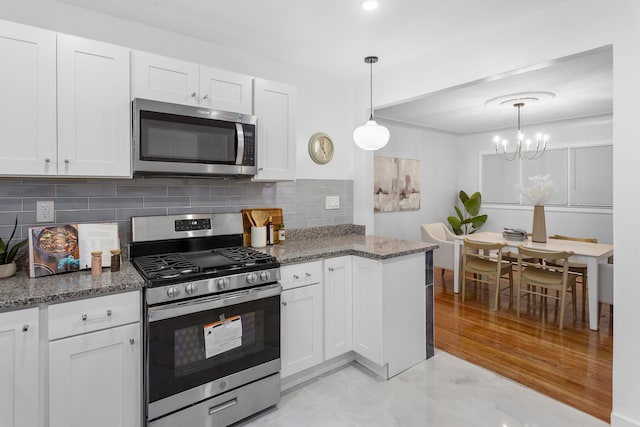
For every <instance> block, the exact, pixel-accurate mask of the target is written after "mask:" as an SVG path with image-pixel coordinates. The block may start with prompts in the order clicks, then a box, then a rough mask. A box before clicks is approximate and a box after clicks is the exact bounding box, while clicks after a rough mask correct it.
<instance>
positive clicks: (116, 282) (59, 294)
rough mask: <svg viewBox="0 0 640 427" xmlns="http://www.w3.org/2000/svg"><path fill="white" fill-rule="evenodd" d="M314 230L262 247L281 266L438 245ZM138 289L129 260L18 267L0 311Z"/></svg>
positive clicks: (1, 287) (1, 295)
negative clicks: (95, 271) (100, 266)
mask: <svg viewBox="0 0 640 427" xmlns="http://www.w3.org/2000/svg"><path fill="white" fill-rule="evenodd" d="M334 231H335V230H334ZM362 231H364V229H362ZM313 232H314V230H312V231H311V233H312V234H309V235H308V238H301V239H297V240H287V241H286V242H285V243H284V244H282V245H275V246H269V247H267V248H265V249H262V251H263V252H266V253H268V254H270V255H274V256H275V257H276V258H277V259H278V261H280V263H281V265H287V264H293V263H298V262H305V261H313V260H317V259H322V258H328V257H336V256H342V255H357V256H361V257H365V258H371V259H388V258H394V257H399V256H403V255H409V254H413V253H419V252H426V251H430V250H433V249H436V248H437V247H438V246H437V245H433V244H430V243H423V242H413V241H407V240H398V239H390V238H386V237H377V236H365V235H364V234H357V233H356V234H345V235H341V236H335V235H334V236H325V235H319V234H318V235H315V234H313ZM307 233H309V232H307ZM143 287H144V280H143V279H142V277H140V275H139V274H138V272H137V271H136V269H135V268H134V267H133V266H132V265H131V263H129V262H128V261H126V260H124V259H123V261H122V267H121V270H120V271H119V272H117V273H111V272H110V271H109V269H104V270H103V273H102V274H101V275H99V276H96V277H94V276H92V275H91V271H90V270H85V271H79V272H75V273H68V274H57V275H52V276H44V277H37V278H30V277H28V276H27V274H26V272H25V271H19V272H18V273H17V274H16V275H15V276H14V277H10V278H7V279H2V280H0V312H1V311H8V310H14V309H20V308H26V307H30V306H37V305H38V304H44V303H55V302H61V301H67V300H73V299H78V298H85V297H91V296H100V295H105V294H111V293H117V292H124V291H135V290H140V289H142V288H143Z"/></svg>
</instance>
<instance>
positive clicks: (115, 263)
mask: <svg viewBox="0 0 640 427" xmlns="http://www.w3.org/2000/svg"><path fill="white" fill-rule="evenodd" d="M111 271H112V272H116V271H120V249H111Z"/></svg>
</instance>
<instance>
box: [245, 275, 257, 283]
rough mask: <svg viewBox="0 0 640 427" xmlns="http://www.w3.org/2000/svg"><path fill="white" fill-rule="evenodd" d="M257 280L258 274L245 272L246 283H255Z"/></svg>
mask: <svg viewBox="0 0 640 427" xmlns="http://www.w3.org/2000/svg"><path fill="white" fill-rule="evenodd" d="M256 280H258V275H257V274H256V273H249V274H247V283H256Z"/></svg>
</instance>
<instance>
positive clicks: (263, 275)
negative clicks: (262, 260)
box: [260, 271, 271, 282]
mask: <svg viewBox="0 0 640 427" xmlns="http://www.w3.org/2000/svg"><path fill="white" fill-rule="evenodd" d="M269 279H271V273H269V272H268V271H263V272H261V273H260V280H262V281H265V282H267V281H268V280H269Z"/></svg>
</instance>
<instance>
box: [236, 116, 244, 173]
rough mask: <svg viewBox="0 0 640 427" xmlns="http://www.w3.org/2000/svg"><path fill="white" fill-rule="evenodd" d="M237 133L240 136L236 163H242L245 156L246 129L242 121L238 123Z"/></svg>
mask: <svg viewBox="0 0 640 427" xmlns="http://www.w3.org/2000/svg"><path fill="white" fill-rule="evenodd" d="M236 135H237V136H238V154H237V155H236V165H242V159H243V158H244V130H243V129H242V123H236Z"/></svg>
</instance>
